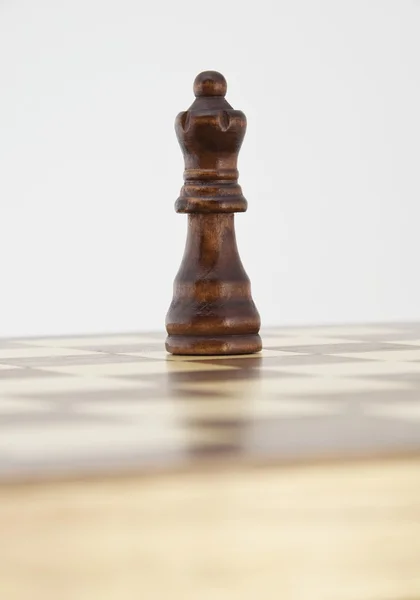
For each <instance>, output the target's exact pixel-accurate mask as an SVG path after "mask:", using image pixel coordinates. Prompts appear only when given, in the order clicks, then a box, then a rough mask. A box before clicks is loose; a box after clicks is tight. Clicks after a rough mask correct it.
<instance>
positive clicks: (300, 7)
mask: <svg viewBox="0 0 420 600" xmlns="http://www.w3.org/2000/svg"><path fill="white" fill-rule="evenodd" d="M206 69H215V70H219V71H222V72H223V73H224V74H225V76H226V78H227V80H228V84H229V89H228V101H229V102H230V103H231V104H232V105H233V106H234V107H235V108H238V109H241V110H243V111H244V112H245V113H246V115H247V117H248V133H247V136H246V138H245V142H244V145H243V148H242V151H241V154H240V162H239V169H240V183H241V185H242V188H243V191H244V194H245V196H246V197H247V199H248V201H249V210H248V212H247V213H245V214H244V215H238V217H237V219H236V221H237V235H238V243H239V248H240V253H241V256H242V259H243V262H244V265H245V268H246V270H247V271H248V274H249V275H250V277H251V280H252V284H253V295H254V299H255V301H256V303H257V305H258V308H259V310H260V313H261V316H262V318H263V323H264V324H265V325H270V324H296V323H302V324H303V323H326V322H354V321H378V320H379V321H381V320H391V319H392V320H412V319H419V318H420V277H419V258H420V235H419V227H420V208H419V206H420V2H418V1H416V0H351V1H350V0H347V1H345V0H341V1H337V0H330V1H328V0H323V1H314V0H288V1H285V0H272V1H269V0H260V1H259V2H256V3H255V2H245V1H242V2H239V1H236V2H235V1H229V0H211V2H197V1H196V0H194V1H192V0H174V1H172V2H169V0H166V1H165V2H141V1H140V0H114V1H112V2H111V1H109V0H71V1H70V0H61V1H60V2H57V1H56V0H49V1H47V0H37V1H36V2H34V1H33V0H0V203H1V219H0V264H1V273H0V282H1V288H0V292H1V293H0V336H9V335H27V334H30V335H35V334H50V333H52V334H56V333H76V332H100V331H104V332H105V331H127V330H128V331H130V330H147V329H162V328H163V326H164V318H165V313H166V310H167V308H168V306H169V303H170V300H171V295H172V280H173V278H174V276H175V274H176V271H177V269H178V266H179V264H180V261H181V257H182V253H183V248H184V242H185V233H186V221H187V218H186V217H185V216H182V215H176V213H175V212H174V208H173V205H174V202H175V200H176V197H177V195H178V193H179V190H180V188H181V185H182V171H183V162H182V157H181V152H180V150H179V148H178V144H177V141H176V138H175V134H174V130H173V122H174V118H175V116H176V114H177V113H178V112H179V111H181V110H184V109H187V108H188V106H189V105H190V104H191V102H192V100H193V95H192V82H193V79H194V77H195V75H196V74H197V73H198V72H199V71H202V70H206Z"/></svg>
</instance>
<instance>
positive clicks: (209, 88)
mask: <svg viewBox="0 0 420 600" xmlns="http://www.w3.org/2000/svg"><path fill="white" fill-rule="evenodd" d="M226 91H227V83H226V79H225V78H224V77H223V75H222V74H221V73H218V71H203V72H202V73H200V74H199V75H197V77H196V78H195V80H194V95H195V96H196V98H199V97H200V96H223V97H224V96H225V95H226Z"/></svg>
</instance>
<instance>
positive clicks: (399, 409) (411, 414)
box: [364, 401, 420, 421]
mask: <svg viewBox="0 0 420 600" xmlns="http://www.w3.org/2000/svg"><path fill="white" fill-rule="evenodd" d="M364 411H365V413H366V414H370V415H374V416H377V417H381V418H383V419H392V420H393V419H399V420H402V421H420V403H418V402H401V401H398V402H394V403H389V402H388V403H385V402H376V403H373V404H372V403H370V404H367V405H366V406H365V408H364Z"/></svg>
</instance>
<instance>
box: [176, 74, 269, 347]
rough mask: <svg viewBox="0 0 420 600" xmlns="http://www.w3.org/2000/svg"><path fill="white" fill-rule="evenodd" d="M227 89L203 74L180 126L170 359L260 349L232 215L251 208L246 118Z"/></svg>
mask: <svg viewBox="0 0 420 600" xmlns="http://www.w3.org/2000/svg"><path fill="white" fill-rule="evenodd" d="M226 88H227V85H226V80H225V78H224V77H223V75H221V74H220V73H217V72H216V71H205V72H203V73H200V74H199V75H198V76H197V77H196V79H195V81H194V94H195V96H196V99H195V101H194V102H193V104H192V105H191V106H190V108H189V109H188V110H187V111H186V112H182V113H180V114H179V115H178V116H177V118H176V121H175V129H176V134H177V137H178V141H179V143H180V146H181V148H182V152H183V155H184V161H185V171H184V186H183V188H182V190H181V194H180V196H179V198H178V200H177V201H176V204H175V210H176V212H179V213H188V235H187V243H186V248H185V252H184V257H183V260H182V263H181V267H180V269H179V271H178V274H177V276H176V278H175V281H174V294H173V300H172V303H171V305H170V308H169V311H168V314H167V316H166V330H167V332H168V337H167V339H166V349H167V351H168V352H171V353H172V354H216V355H217V354H251V353H254V352H258V351H259V350H261V338H260V336H259V335H258V332H259V329H260V317H259V314H258V311H257V309H256V307H255V304H254V302H253V300H252V296H251V286H250V281H249V278H248V276H247V274H246V272H245V270H244V268H243V266H242V263H241V259H240V257H239V254H238V249H237V245H236V238H235V226H234V213H235V212H245V211H246V209H247V201H246V199H245V198H244V197H243V195H242V190H241V187H240V186H239V185H238V170H237V160H238V153H239V150H240V147H241V144H242V141H243V138H244V135H245V130H246V117H245V115H244V113H242V112H241V111H239V110H234V109H233V108H232V107H231V106H230V104H228V102H227V101H226V100H225V94H226Z"/></svg>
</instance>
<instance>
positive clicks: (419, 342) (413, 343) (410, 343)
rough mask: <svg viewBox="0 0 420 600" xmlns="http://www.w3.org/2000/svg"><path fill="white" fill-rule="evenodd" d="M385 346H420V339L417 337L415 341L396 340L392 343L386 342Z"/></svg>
mask: <svg viewBox="0 0 420 600" xmlns="http://www.w3.org/2000/svg"><path fill="white" fill-rule="evenodd" d="M384 344H390V345H394V344H404V346H420V337H417V338H416V339H413V340H406V339H401V340H395V341H392V342H384Z"/></svg>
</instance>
